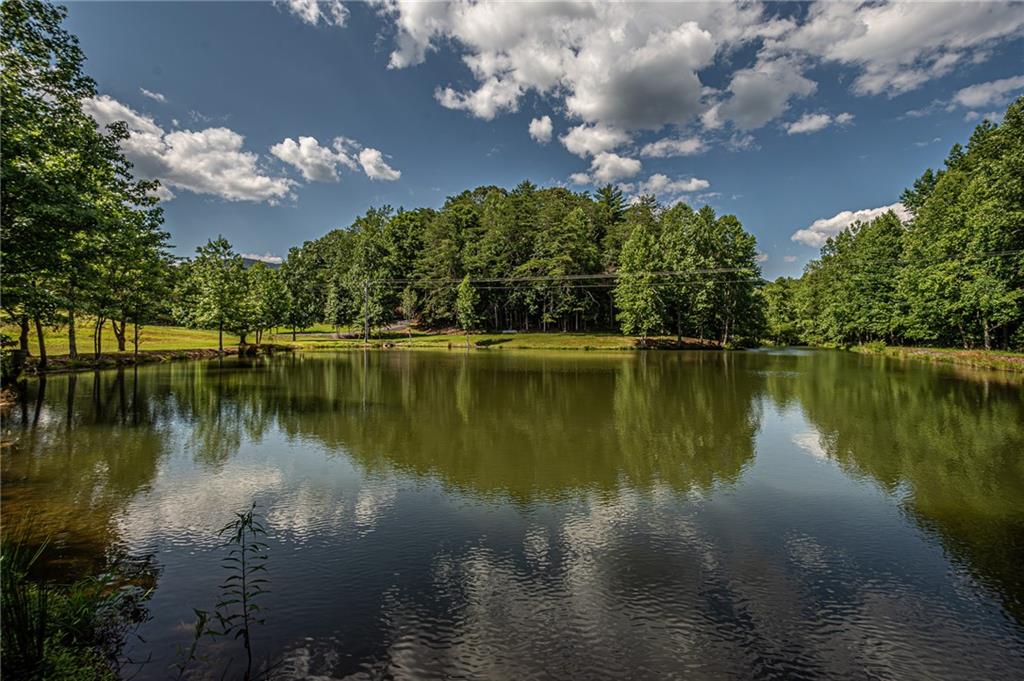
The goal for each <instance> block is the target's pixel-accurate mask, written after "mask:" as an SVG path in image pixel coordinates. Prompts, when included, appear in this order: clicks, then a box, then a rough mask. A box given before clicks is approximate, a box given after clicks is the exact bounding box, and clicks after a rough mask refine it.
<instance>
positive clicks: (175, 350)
mask: <svg viewBox="0 0 1024 681" xmlns="http://www.w3.org/2000/svg"><path fill="white" fill-rule="evenodd" d="M78 328H79V332H78V335H79V344H78V346H79V347H78V350H79V353H80V355H81V359H80V360H78V361H70V360H68V359H67V352H68V340H67V330H66V329H47V330H46V332H45V333H46V336H45V338H46V349H47V352H48V354H49V356H50V362H51V371H66V370H73V369H80V368H86V367H92V366H94V365H98V366H112V365H116V364H119V363H126V362H131V361H132V353H131V344H129V345H128V352H126V353H118V352H117V342H116V340H115V338H114V334H113V332H111V331H110V329H109V327H108V328H107V329H105V333H104V338H103V356H102V357H101V358H100V360H99V362H94V361H93V360H92V359H91V355H92V330H93V326H92V321H91V320H88V319H85V320H81V321H80V322H79V325H78ZM2 331H3V332H4V333H5V334H7V335H8V336H12V337H14V336H16V335H17V329H16V328H14V327H12V326H10V325H5V326H4V327H3V328H2ZM237 342H238V337H237V336H234V335H230V334H225V336H224V343H225V346H224V349H225V350H226V351H228V352H235V351H236V349H237ZM264 342H265V344H273V345H275V346H277V347H279V348H280V349H285V348H294V349H296V350H351V349H355V348H360V347H363V341H362V338H361V337H360V335H359V330H358V329H341V333H336V332H335V331H334V330H333V329H332V328H330V327H327V326H322V325H320V326H315V327H312V328H310V329H304V330H302V331H299V332H298V333H297V334H296V337H295V340H294V341H293V340H292V334H291V332H290V331H283V330H282V331H280V332H279V333H276V334H271V333H268V334H266V336H265V337H264ZM467 342H468V344H469V346H470V347H472V348H474V349H489V350H580V351H628V350H638V349H645V348H652V349H718V348H719V346H718V344H717V343H715V342H713V341H704V342H703V343H702V342H700V341H698V340H697V339H695V338H684V339H683V342H682V343H681V344H679V343H677V342H676V339H675V337H674V336H656V337H651V338H648V339H647V341H646V342H642V341H641V340H640V339H639V338H637V337H635V336H623V335H622V334H618V333H608V332H606V333H542V332H528V333H527V332H524V333H473V334H469V336H468V337H467V336H466V335H465V334H462V333H427V332H424V331H418V330H409V329H398V330H392V331H383V332H381V331H379V332H377V333H375V334H374V335H373V336H372V338H371V340H370V346H371V347H374V348H380V349H385V348H395V349H409V350H430V349H433V350H441V349H447V348H460V347H466V345H467ZM29 346H30V349H31V352H32V355H33V356H34V357H36V356H38V352H39V348H38V343H37V340H36V337H35V334H34V333H33V334H32V335H31V340H30V343H29ZM139 347H140V355H141V356H140V361H141V362H158V361H168V360H173V359H202V358H206V357H213V356H216V354H217V352H216V348H217V332H216V331H207V330H197V329H187V328H184V327H180V326H146V327H143V329H142V333H141V343H140V346H139ZM851 350H853V351H854V352H861V353H866V354H884V355H886V356H889V357H898V358H901V359H915V360H925V361H930V362H939V363H945V364H956V365H959V366H965V367H971V368H978V369H994V370H1000V371H1013V372H1024V353H1016V352H1003V351H996V350H957V349H952V348H915V347H899V346H893V347H885V346H856V347H854V348H851Z"/></svg>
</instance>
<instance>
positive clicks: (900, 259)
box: [761, 98, 1024, 350]
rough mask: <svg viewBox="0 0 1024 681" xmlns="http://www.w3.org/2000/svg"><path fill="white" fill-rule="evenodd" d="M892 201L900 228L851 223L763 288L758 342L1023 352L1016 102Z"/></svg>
mask: <svg viewBox="0 0 1024 681" xmlns="http://www.w3.org/2000/svg"><path fill="white" fill-rule="evenodd" d="M900 200H901V201H902V203H903V205H904V207H905V208H906V209H907V210H908V211H909V212H910V214H911V219H910V220H909V221H907V222H906V223H901V222H900V220H899V218H898V217H896V215H894V214H892V213H888V214H885V215H882V216H880V217H878V218H877V219H875V220H873V221H871V222H869V223H867V224H859V223H858V224H854V225H851V226H850V227H849V228H847V229H846V230H844V231H842V232H841V233H839V234H837V235H836V236H835V237H833V238H831V239H829V240H828V242H827V243H826V244H825V245H824V247H823V248H822V249H821V256H820V257H819V258H818V259H816V260H813V261H811V262H810V263H808V265H807V267H806V268H805V270H804V273H803V276H802V277H800V278H799V279H791V278H781V279H777V280H776V281H774V282H771V283H769V284H766V285H765V286H764V288H763V289H762V292H761V293H762V297H763V299H764V308H765V317H766V321H767V329H766V334H765V335H766V338H767V339H770V340H772V341H774V342H776V343H781V344H794V343H803V344H809V345H837V346H848V345H853V344H857V343H870V342H884V343H888V344H901V345H904V344H906V345H930V346H939V347H962V348H984V349H986V350H987V349H993V348H1003V349H1017V350H1019V349H1022V348H1024V98H1018V99H1017V101H1016V102H1014V103H1013V104H1011V105H1010V107H1009V109H1008V110H1007V111H1006V115H1005V117H1004V118H1003V121H1002V123H1001V124H999V125H996V124H994V123H991V122H989V121H984V122H982V123H981V124H980V125H978V126H977V128H975V130H974V133H973V134H972V135H971V138H970V140H969V141H968V143H967V145H966V147H964V146H961V145H960V144H955V145H953V147H952V149H950V151H949V155H948V156H947V158H946V161H945V165H944V167H943V168H941V169H939V170H937V171H933V170H932V169H928V170H925V171H924V173H923V174H922V175H921V176H920V177H919V178H918V179H916V180H915V181H914V183H913V185H912V186H911V187H909V188H907V189H906V190H904V191H903V194H902V195H901V197H900Z"/></svg>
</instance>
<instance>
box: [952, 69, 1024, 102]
mask: <svg viewBox="0 0 1024 681" xmlns="http://www.w3.org/2000/svg"><path fill="white" fill-rule="evenodd" d="M1018 90H1024V75H1022V76H1014V77H1013V78H1001V79H1000V80H990V81H988V82H987V83H977V84H975V85H970V86H968V87H965V88H962V89H961V90H958V91H957V93H956V94H955V95H953V102H955V103H956V104H959V105H960V106H962V107H965V108H968V109H975V108H979V107H983V106H994V105H1002V104H1006V103H1007V102H1008V101H1009V99H1010V95H1012V94H1013V93H1015V92H1017V91H1018Z"/></svg>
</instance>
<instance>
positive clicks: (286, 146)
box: [270, 137, 402, 182]
mask: <svg viewBox="0 0 1024 681" xmlns="http://www.w3.org/2000/svg"><path fill="white" fill-rule="evenodd" d="M270 153H271V154H273V155H274V156H276V157H277V158H279V159H281V160H282V161H284V162H285V163H287V164H289V165H291V166H293V167H295V168H296V169H297V170H298V171H299V172H300V173H301V174H302V177H303V178H304V179H305V180H306V181H308V182H337V181H338V180H340V179H341V176H340V174H339V172H338V171H339V168H340V167H341V166H344V167H346V168H348V169H349V170H359V169H360V168H361V169H362V171H363V173H365V174H366V176H367V177H369V178H370V179H371V180H389V181H390V180H397V179H399V178H400V177H401V176H402V172H401V171H400V170H395V169H394V168H392V167H391V166H389V165H388V164H387V162H386V161H385V160H384V155H383V154H382V153H381V152H380V151H378V150H377V149H372V148H369V147H364V146H363V145H362V144H360V143H359V142H357V141H355V140H353V139H348V138H347V137H335V138H334V141H333V142H332V143H331V146H330V147H327V146H323V145H321V144H320V143H319V142H318V141H317V139H316V138H315V137H299V139H298V141H297V142H296V141H295V140H293V139H292V138H290V137H288V138H285V139H284V140H282V141H281V142H278V143H277V144H275V145H274V146H272V147H270Z"/></svg>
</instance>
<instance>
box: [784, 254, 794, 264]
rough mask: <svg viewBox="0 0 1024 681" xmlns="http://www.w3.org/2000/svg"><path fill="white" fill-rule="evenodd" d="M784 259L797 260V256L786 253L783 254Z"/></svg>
mask: <svg viewBox="0 0 1024 681" xmlns="http://www.w3.org/2000/svg"><path fill="white" fill-rule="evenodd" d="M782 259H783V260H784V261H786V262H796V256H795V255H784V256H782Z"/></svg>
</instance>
